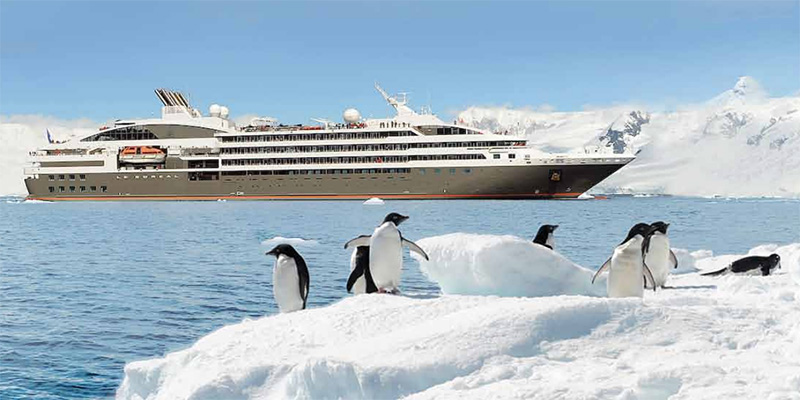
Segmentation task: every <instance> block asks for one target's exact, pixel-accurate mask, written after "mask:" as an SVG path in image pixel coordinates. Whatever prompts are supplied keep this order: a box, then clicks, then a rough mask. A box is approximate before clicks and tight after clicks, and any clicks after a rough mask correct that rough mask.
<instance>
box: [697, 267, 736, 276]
mask: <svg viewBox="0 0 800 400" xmlns="http://www.w3.org/2000/svg"><path fill="white" fill-rule="evenodd" d="M728 268H729V267H725V268H723V269H720V270H717V271H711V272H703V273H702V274H700V275H701V276H716V275H722V274H723V273H724V272H725V271H727V270H728Z"/></svg>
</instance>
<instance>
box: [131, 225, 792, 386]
mask: <svg viewBox="0 0 800 400" xmlns="http://www.w3.org/2000/svg"><path fill="white" fill-rule="evenodd" d="M423 240H425V241H426V243H428V244H433V243H435V244H436V246H437V248H438V249H439V250H435V252H437V254H439V256H438V257H437V260H439V261H437V262H436V263H437V265H439V264H441V265H445V264H446V263H447V261H448V260H446V257H447V255H446V254H451V255H452V256H453V257H454V259H453V260H466V259H467V256H466V255H465V253H461V252H459V251H457V250H455V249H457V248H459V247H460V246H463V244H464V243H465V241H469V242H470V243H472V244H473V246H474V247H475V248H477V244H478V243H479V242H480V241H481V240H484V241H486V247H487V248H502V247H506V246H507V247H509V249H511V250H514V249H515V248H517V247H518V246H519V243H516V242H515V239H513V238H508V237H494V238H492V237H484V238H480V237H475V236H460V235H455V236H447V235H446V236H440V237H435V238H429V239H423ZM447 248H450V250H446V249H447ZM469 251H470V252H476V251H477V250H469ZM767 252H777V253H778V254H780V255H781V257H782V261H783V262H782V264H783V268H782V269H781V270H778V271H777V273H776V274H774V275H771V276H766V277H761V276H722V277H704V276H700V275H698V274H697V273H694V272H687V271H684V273H681V274H677V275H674V276H673V277H672V278H671V281H670V285H671V286H673V287H674V289H670V290H659V291H658V292H655V293H653V292H648V293H646V294H645V297H644V299H607V298H601V297H594V296H582V295H557V296H544V297H506V296H495V295H485V296H478V295H455V294H444V295H442V296H440V297H436V298H428V299H422V298H411V297H405V296H392V295H385V294H369V295H359V296H351V297H347V298H345V299H343V300H341V301H339V302H336V303H334V304H332V305H329V306H325V307H321V308H316V309H308V310H304V311H300V312H296V313H291V314H277V315H269V316H264V317H261V318H258V319H246V320H244V321H242V322H241V323H238V324H233V325H229V326H225V327H223V328H220V329H218V330H217V331H215V332H212V333H210V334H208V335H207V336H205V337H203V338H201V339H199V340H198V341H197V342H196V343H194V344H193V345H191V346H190V347H188V348H186V349H184V350H180V351H176V352H172V353H169V354H166V355H165V356H164V357H160V358H154V359H149V360H141V361H134V362H131V363H129V364H127V365H126V366H125V377H124V379H123V382H122V384H121V385H120V387H119V388H118V390H117V393H116V396H117V398H118V399H176V398H191V399H195V400H200V399H219V398H225V399H260V398H299V399H306V398H320V399H326V398H330V399H336V398H354V399H358V398H364V399H384V398H406V399H432V398H436V399H449V398H452V399H456V398H457V399H484V398H499V397H502V398H518V399H552V398H579V399H580V398H583V399H589V398H591V399H666V398H671V399H689V398H748V399H752V398H759V399H795V400H797V399H800V281H795V280H794V279H797V275H798V274H800V243H794V244H790V245H782V246H779V245H775V244H765V245H762V246H758V247H756V248H754V249H752V250H751V251H750V253H749V254H751V253H752V254H764V253H767ZM519 256H520V257H530V259H529V261H532V262H539V261H541V260H542V257H541V256H542V255H541V254H537V253H533V252H530V253H524V252H523V253H519ZM679 256H680V257H682V258H683V259H684V260H685V261H689V260H688V259H691V262H690V264H691V265H692V266H693V267H692V268H694V266H696V267H697V268H700V269H706V268H718V267H721V266H725V265H727V264H726V263H727V262H729V261H728V260H729V259H730V258H731V257H733V255H720V256H713V254H712V253H711V252H710V251H704V250H695V251H688V250H686V251H682V252H681V255H679ZM559 257H560V256H559ZM552 260H557V257H555V256H554V258H553V259H552ZM558 262H559V265H558V266H559V267H561V266H565V267H567V268H574V266H572V265H571V264H568V263H567V262H563V261H558ZM451 264H452V263H451ZM552 267H553V268H555V267H556V265H552ZM427 268H429V269H430V268H437V267H435V266H428V267H427ZM440 268H441V266H440ZM464 268H466V267H459V268H454V269H452V270H450V271H451V272H450V273H452V274H461V273H462V270H463V269H464ZM692 270H694V269H692ZM529 271H530V273H531V274H532V275H533V276H537V275H539V274H540V273H541V272H540V270H539V269H538V268H531V269H529ZM447 273H448V272H447V271H446V270H443V271H440V272H439V275H440V279H443V280H447V279H453V277H450V278H447V277H444V278H442V276H444V275H446V274H447ZM793 277H795V278H794V279H793ZM581 278H582V277H581ZM498 294H507V293H502V290H498Z"/></svg>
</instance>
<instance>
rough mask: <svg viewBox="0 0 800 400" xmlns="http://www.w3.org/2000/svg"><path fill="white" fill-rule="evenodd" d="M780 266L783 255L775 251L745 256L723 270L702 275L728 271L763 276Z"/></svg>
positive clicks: (720, 273) (706, 274)
mask: <svg viewBox="0 0 800 400" xmlns="http://www.w3.org/2000/svg"><path fill="white" fill-rule="evenodd" d="M780 267H781V256H779V255H777V254H774V253H773V254H770V256H769V257H764V256H749V257H745V258H740V259H738V260H736V261H734V262H732V263H731V264H730V265H728V266H727V267H725V268H723V269H721V270H718V271H712V272H704V273H702V274H700V275H704V276H713V275H722V274H724V273H726V272H727V273H734V274H741V273H745V274H748V275H753V274H758V273H760V274H761V276H767V275H770V274H771V273H772V270H773V269H775V268H779V269H780Z"/></svg>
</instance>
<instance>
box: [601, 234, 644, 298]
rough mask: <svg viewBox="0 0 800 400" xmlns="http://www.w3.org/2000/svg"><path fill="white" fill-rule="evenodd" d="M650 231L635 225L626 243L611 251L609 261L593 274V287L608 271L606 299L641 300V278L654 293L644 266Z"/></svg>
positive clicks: (642, 291) (623, 242) (624, 241)
mask: <svg viewBox="0 0 800 400" xmlns="http://www.w3.org/2000/svg"><path fill="white" fill-rule="evenodd" d="M653 230H654V228H652V227H651V226H650V225H648V224H642V223H639V224H636V225H634V226H633V228H631V230H630V231H629V232H628V236H627V237H626V238H625V240H623V241H622V243H620V244H619V246H617V247H616V248H615V249H614V254H613V255H612V256H611V258H609V259H608V260H607V261H606V262H605V263H603V266H602V267H600V269H598V270H597V272H596V273H595V274H594V276H593V277H592V283H594V281H595V279H596V278H597V277H598V276H599V275H600V274H601V273H602V272H603V271H605V270H606V269H608V270H609V271H608V297H643V296H644V287H643V286H642V276H644V278H645V285H651V286H650V287H652V288H653V290H656V289H655V285H653V281H654V280H653V274H652V272H650V268H648V267H647V264H646V263H645V259H646V257H647V252H648V247H649V245H650V236H651V235H652V233H653Z"/></svg>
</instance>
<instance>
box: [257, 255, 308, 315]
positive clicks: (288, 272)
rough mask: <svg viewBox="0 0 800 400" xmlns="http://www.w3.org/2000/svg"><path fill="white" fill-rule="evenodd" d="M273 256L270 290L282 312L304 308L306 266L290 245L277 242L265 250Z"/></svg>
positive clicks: (306, 277)
mask: <svg viewBox="0 0 800 400" xmlns="http://www.w3.org/2000/svg"><path fill="white" fill-rule="evenodd" d="M267 255H269V256H275V265H274V266H273V267H272V292H273V294H274V295H275V302H276V303H278V309H279V310H280V312H282V313H286V312H292V311H297V310H304V309H305V308H306V299H308V283H309V277H308V267H306V261H305V260H303V257H301V256H300V254H299V253H297V250H295V249H294V247H292V246H291V245H288V244H279V245H277V246H275V248H274V249H272V250H270V251H268V252H267Z"/></svg>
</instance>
